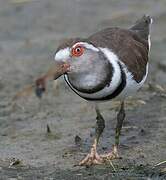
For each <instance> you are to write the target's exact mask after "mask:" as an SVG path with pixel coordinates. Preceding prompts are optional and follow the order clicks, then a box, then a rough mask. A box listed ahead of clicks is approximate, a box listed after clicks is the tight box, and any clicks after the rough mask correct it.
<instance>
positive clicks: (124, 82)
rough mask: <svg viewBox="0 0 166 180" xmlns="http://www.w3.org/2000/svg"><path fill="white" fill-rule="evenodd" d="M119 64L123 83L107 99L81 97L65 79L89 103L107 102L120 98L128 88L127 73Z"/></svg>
mask: <svg viewBox="0 0 166 180" xmlns="http://www.w3.org/2000/svg"><path fill="white" fill-rule="evenodd" d="M118 64H119V67H120V70H121V83H120V84H119V86H118V87H117V88H116V89H115V91H114V92H113V93H111V94H109V95H107V96H105V97H101V98H91V97H84V96H82V95H80V94H79V93H78V92H77V91H75V90H74V89H73V87H72V86H71V85H70V84H69V82H68V81H67V80H66V79H65V81H66V82H67V84H68V85H69V87H70V88H71V89H72V90H73V91H74V92H75V93H76V94H77V95H79V96H80V97H82V98H83V99H86V100H88V101H106V100H111V99H113V98H115V97H116V96H118V95H119V94H120V93H121V92H122V90H123V89H124V88H125V86H126V75H125V72H124V71H123V68H122V66H121V64H120V63H118Z"/></svg>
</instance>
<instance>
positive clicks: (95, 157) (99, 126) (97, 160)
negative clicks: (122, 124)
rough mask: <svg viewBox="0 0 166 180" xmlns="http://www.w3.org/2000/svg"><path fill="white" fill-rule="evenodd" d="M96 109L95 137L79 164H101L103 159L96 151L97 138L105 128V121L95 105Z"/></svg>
mask: <svg viewBox="0 0 166 180" xmlns="http://www.w3.org/2000/svg"><path fill="white" fill-rule="evenodd" d="M95 110H96V114H97V117H96V120H97V121H96V128H95V139H94V143H93V145H92V147H91V150H90V153H89V154H88V155H87V156H86V157H85V158H84V159H83V160H82V161H81V162H80V163H79V165H80V166H91V165H93V164H102V163H103V159H102V158H101V157H100V156H99V154H98V153H97V144H98V142H99V138H100V136H101V134H102V132H103V130H104V128H105V121H104V118H103V117H102V115H101V113H100V111H99V109H98V107H97V105H96V107H95Z"/></svg>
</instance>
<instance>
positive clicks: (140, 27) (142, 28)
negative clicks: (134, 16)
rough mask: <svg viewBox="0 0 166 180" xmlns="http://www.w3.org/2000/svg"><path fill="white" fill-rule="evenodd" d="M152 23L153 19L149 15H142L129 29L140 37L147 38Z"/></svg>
mask: <svg viewBox="0 0 166 180" xmlns="http://www.w3.org/2000/svg"><path fill="white" fill-rule="evenodd" d="M152 23H153V19H152V18H151V17H150V16H149V15H144V16H143V17H142V18H141V19H138V20H137V21H136V23H135V24H134V25H133V26H132V27H131V28H130V29H131V30H132V31H135V32H136V33H137V34H138V35H139V36H140V37H141V38H143V39H146V40H148V38H149V34H150V25H151V24H152Z"/></svg>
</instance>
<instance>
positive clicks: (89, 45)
mask: <svg viewBox="0 0 166 180" xmlns="http://www.w3.org/2000/svg"><path fill="white" fill-rule="evenodd" d="M77 45H82V46H84V47H86V48H87V49H91V50H93V51H97V52H98V51H99V49H98V48H96V47H95V46H93V45H92V44H89V43H86V42H77V43H76V44H74V45H73V47H72V48H74V47H76V46H77Z"/></svg>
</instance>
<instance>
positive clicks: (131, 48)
mask: <svg viewBox="0 0 166 180" xmlns="http://www.w3.org/2000/svg"><path fill="white" fill-rule="evenodd" d="M88 40H89V41H90V42H91V43H92V44H94V45H95V46H97V47H103V48H109V49H111V50H112V51H113V52H114V53H115V54H116V55H117V56H118V57H119V59H120V60H121V61H122V62H124V63H125V65H126V66H127V68H128V70H129V71H130V72H131V73H132V74H133V77H134V79H135V80H136V81H137V82H140V81H141V80H142V79H143V77H144V75H145V73H146V64H147V62H148V41H147V40H145V39H142V38H141V37H140V36H138V35H137V33H135V32H134V31H132V30H127V29H120V28H107V29H104V30H102V31H100V32H98V33H96V34H93V35H92V36H90V37H89V38H88Z"/></svg>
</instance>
